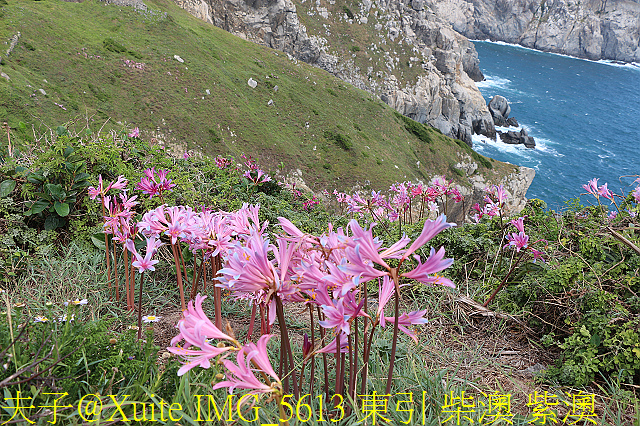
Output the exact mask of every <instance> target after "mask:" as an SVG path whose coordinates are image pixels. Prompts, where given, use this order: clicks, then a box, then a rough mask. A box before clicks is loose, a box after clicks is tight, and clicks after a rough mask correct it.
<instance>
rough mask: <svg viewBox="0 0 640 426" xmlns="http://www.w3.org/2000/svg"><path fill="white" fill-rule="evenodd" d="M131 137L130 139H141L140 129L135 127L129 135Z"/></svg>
mask: <svg viewBox="0 0 640 426" xmlns="http://www.w3.org/2000/svg"><path fill="white" fill-rule="evenodd" d="M129 137H130V138H137V137H140V129H138V128H137V127H135V128H134V129H133V130H132V131H131V132H130V133H129Z"/></svg>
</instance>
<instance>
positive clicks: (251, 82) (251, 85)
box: [247, 78, 258, 89]
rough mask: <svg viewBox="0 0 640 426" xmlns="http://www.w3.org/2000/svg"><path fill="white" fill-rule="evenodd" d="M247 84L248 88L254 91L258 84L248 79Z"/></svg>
mask: <svg viewBox="0 0 640 426" xmlns="http://www.w3.org/2000/svg"><path fill="white" fill-rule="evenodd" d="M247 84H248V85H249V87H251V88H252V89H255V88H256V86H257V85H258V82H257V81H255V80H254V79H253V78H249V81H247Z"/></svg>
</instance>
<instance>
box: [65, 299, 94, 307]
mask: <svg viewBox="0 0 640 426" xmlns="http://www.w3.org/2000/svg"><path fill="white" fill-rule="evenodd" d="M87 303H89V301H88V300H87V299H82V300H80V299H76V300H67V301H66V302H64V306H69V305H74V306H77V305H86V304H87Z"/></svg>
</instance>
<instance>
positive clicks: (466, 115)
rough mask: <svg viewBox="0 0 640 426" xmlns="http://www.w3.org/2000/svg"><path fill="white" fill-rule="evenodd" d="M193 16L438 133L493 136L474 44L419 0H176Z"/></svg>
mask: <svg viewBox="0 0 640 426" xmlns="http://www.w3.org/2000/svg"><path fill="white" fill-rule="evenodd" d="M175 1H176V3H177V4H178V5H180V6H181V7H182V8H184V9H186V10H188V11H189V12H191V13H192V14H193V15H194V16H196V17H198V18H200V19H203V20H205V21H207V22H210V23H212V24H214V25H216V26H218V27H220V28H223V29H225V30H227V31H229V32H231V33H233V34H235V35H238V36H240V37H243V38H245V39H247V40H250V41H253V42H256V43H260V44H263V45H266V46H269V47H271V48H274V49H278V50H281V51H284V52H286V53H288V54H289V55H291V56H292V57H293V58H296V59H299V60H302V61H304V62H307V63H310V64H312V65H315V66H318V67H320V68H322V69H324V70H326V71H328V72H330V73H331V74H333V75H335V76H337V77H339V78H341V79H342V80H344V81H347V82H349V83H351V84H353V85H354V86H356V87H358V88H360V89H363V90H366V91H368V92H370V93H373V94H375V95H377V96H379V97H380V98H381V99H382V100H383V101H384V102H386V103H387V104H389V105H390V106H392V107H393V108H395V109H396V110H398V111H399V112H401V113H402V114H404V115H406V116H408V117H410V118H413V119H414V120H416V121H419V122H422V123H427V124H429V125H431V126H433V127H436V128H438V129H440V130H441V131H442V132H443V133H444V134H446V135H448V136H451V137H454V138H458V139H461V140H464V141H465V142H467V143H468V144H471V134H472V132H473V131H474V129H475V131H476V133H482V134H486V135H487V136H490V137H494V136H495V129H494V125H493V121H492V119H491V115H490V114H489V111H488V109H487V106H486V103H485V101H484V99H483V98H482V95H481V94H480V92H479V90H478V89H477V87H476V86H475V83H474V80H476V81H479V80H482V78H483V76H482V73H481V72H480V69H479V67H478V56H477V53H476V51H475V48H474V46H473V44H472V43H471V42H469V41H468V40H467V39H466V38H465V37H464V36H462V35H460V34H459V33H457V32H456V31H454V30H453V29H452V28H451V26H450V25H449V24H448V23H447V22H445V21H444V20H442V19H441V18H439V17H438V16H437V15H436V14H434V13H433V12H432V11H431V10H430V9H429V8H427V7H425V5H424V3H423V1H422V0H413V1H410V2H409V1H406V0H403V1H397V0H394V1H385V0H380V1H371V0H363V1H361V2H354V3H350V2H345V1H344V0H294V1H292V0H175Z"/></svg>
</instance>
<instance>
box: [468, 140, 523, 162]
mask: <svg viewBox="0 0 640 426" xmlns="http://www.w3.org/2000/svg"><path fill="white" fill-rule="evenodd" d="M471 139H472V141H473V148H474V149H475V150H476V151H478V152H479V153H481V154H483V153H484V152H486V151H487V147H492V148H494V149H497V150H498V151H500V152H507V153H509V154H513V155H517V156H519V157H524V158H530V155H529V153H527V151H531V149H530V148H527V147H525V146H524V145H519V144H518V145H513V144H508V143H504V142H502V141H496V140H494V139H491V138H488V137H486V136H483V135H473V136H472V137H471ZM488 155H489V154H488ZM489 156H490V155H489Z"/></svg>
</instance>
